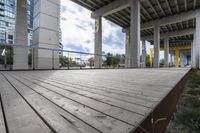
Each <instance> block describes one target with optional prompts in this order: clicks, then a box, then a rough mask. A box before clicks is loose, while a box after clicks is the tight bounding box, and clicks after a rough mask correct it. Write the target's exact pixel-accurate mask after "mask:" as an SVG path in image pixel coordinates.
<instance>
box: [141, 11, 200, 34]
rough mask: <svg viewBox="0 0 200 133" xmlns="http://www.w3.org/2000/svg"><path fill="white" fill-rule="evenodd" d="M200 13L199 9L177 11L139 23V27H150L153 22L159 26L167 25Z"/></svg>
mask: <svg viewBox="0 0 200 133" xmlns="http://www.w3.org/2000/svg"><path fill="white" fill-rule="evenodd" d="M199 14H200V9H196V10H192V11H188V12H183V13H179V14H176V15H173V16H169V17H164V18H161V19H156V20H154V21H150V22H146V23H143V24H142V25H141V29H142V30H145V29H150V28H153V27H154V24H155V23H159V25H160V26H163V25H169V24H173V23H178V22H183V21H186V20H190V19H195V18H196V17H197V16H199Z"/></svg>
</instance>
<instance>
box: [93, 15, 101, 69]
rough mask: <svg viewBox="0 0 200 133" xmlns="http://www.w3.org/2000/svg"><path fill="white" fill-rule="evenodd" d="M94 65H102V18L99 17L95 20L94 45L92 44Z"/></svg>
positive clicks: (96, 66)
mask: <svg viewBox="0 0 200 133" xmlns="http://www.w3.org/2000/svg"><path fill="white" fill-rule="evenodd" d="M94 50H95V51H94V53H95V54H96V55H95V58H94V67H95V68H101V67H102V56H101V55H102V18H101V17H99V18H98V19H96V20H95V46H94Z"/></svg>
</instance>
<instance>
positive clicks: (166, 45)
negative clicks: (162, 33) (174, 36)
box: [164, 37, 169, 67]
mask: <svg viewBox="0 0 200 133" xmlns="http://www.w3.org/2000/svg"><path fill="white" fill-rule="evenodd" d="M164 66H165V67H169V37H165V39H164Z"/></svg>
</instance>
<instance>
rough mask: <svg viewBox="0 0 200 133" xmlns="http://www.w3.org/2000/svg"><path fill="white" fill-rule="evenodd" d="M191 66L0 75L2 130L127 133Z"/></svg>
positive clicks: (12, 132) (3, 132) (2, 132)
mask: <svg viewBox="0 0 200 133" xmlns="http://www.w3.org/2000/svg"><path fill="white" fill-rule="evenodd" d="M188 71H189V69H120V70H85V71H83V70H82V71H81V70H80V71H65V70H63V71H62V70H60V71H16V72H15V71H13V72H1V74H0V94H1V97H0V102H1V107H0V133H8V131H9V133H49V132H58V133H128V132H130V131H133V130H134V129H135V128H137V127H138V125H140V123H141V122H142V121H143V120H144V119H145V118H146V117H147V116H148V114H149V113H150V112H151V111H152V110H153V109H154V108H155V107H156V105H157V104H158V103H159V102H160V101H161V100H162V99H163V98H164V97H165V96H166V95H167V94H168V93H169V92H170V91H171V90H172V88H173V87H174V86H175V85H176V84H177V83H178V82H179V81H180V79H181V78H182V77H183V76H184V75H185V74H186V73H187V72H188Z"/></svg>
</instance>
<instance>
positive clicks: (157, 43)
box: [154, 23, 160, 68]
mask: <svg viewBox="0 0 200 133" xmlns="http://www.w3.org/2000/svg"><path fill="white" fill-rule="evenodd" d="M159 67H160V25H159V24H158V23H155V25H154V68H159Z"/></svg>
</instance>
